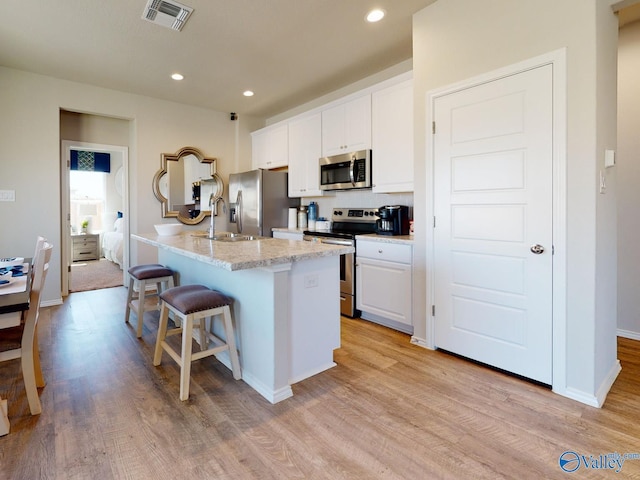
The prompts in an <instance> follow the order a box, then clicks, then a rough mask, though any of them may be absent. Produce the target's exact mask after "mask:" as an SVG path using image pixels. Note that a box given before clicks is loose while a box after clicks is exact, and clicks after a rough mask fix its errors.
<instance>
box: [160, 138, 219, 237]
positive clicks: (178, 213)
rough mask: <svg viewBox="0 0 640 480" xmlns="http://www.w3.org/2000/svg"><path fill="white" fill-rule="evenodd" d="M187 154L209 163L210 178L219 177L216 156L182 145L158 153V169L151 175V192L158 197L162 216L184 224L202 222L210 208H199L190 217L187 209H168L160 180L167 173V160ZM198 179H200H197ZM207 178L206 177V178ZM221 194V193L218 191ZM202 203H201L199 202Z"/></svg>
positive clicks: (167, 202)
mask: <svg viewBox="0 0 640 480" xmlns="http://www.w3.org/2000/svg"><path fill="white" fill-rule="evenodd" d="M188 155H193V156H195V157H196V158H197V159H198V161H199V162H200V163H208V164H210V172H209V173H210V175H211V180H212V181H215V180H216V178H219V177H218V175H217V174H216V160H217V159H216V158H213V157H205V156H204V154H203V153H202V152H201V151H200V150H198V149H197V148H195V147H183V148H181V149H180V150H178V151H177V152H176V153H163V154H161V155H160V170H158V171H157V172H156V174H155V175H154V176H153V183H152V186H153V194H154V195H155V197H156V198H157V199H158V201H159V202H160V204H161V208H162V218H177V219H178V221H180V222H182V223H184V224H185V225H197V224H199V223H200V222H202V221H203V220H204V219H205V218H206V217H207V216H210V215H211V210H202V208H201V210H200V213H199V214H198V215H197V216H196V217H193V218H191V216H190V215H189V212H188V211H187V209H186V208H185V209H183V210H184V211H183V210H170V208H169V199H168V198H167V197H165V196H164V195H163V194H162V191H161V188H160V185H161V182H162V177H164V176H165V175H167V172H168V169H167V162H179V161H180V160H181V159H182V158H183V157H186V156H188ZM197 180H200V179H197ZM207 180H208V179H207ZM214 183H215V184H216V185H219V183H218V182H214ZM218 188H219V187H218ZM223 188H224V187H223ZM220 194H221V193H220ZM201 205H202V204H201Z"/></svg>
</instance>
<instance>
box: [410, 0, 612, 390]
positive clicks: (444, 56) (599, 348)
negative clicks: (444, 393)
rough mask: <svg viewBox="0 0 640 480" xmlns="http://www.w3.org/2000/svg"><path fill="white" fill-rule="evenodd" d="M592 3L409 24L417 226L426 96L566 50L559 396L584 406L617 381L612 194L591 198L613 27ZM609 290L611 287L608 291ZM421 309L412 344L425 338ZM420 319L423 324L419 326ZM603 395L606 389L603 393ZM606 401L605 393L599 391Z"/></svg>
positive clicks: (472, 9)
mask: <svg viewBox="0 0 640 480" xmlns="http://www.w3.org/2000/svg"><path fill="white" fill-rule="evenodd" d="M609 3H610V2H603V1H599V0H563V1H562V2H558V1H556V0H537V1H535V2H514V1H512V0H491V1H489V0H439V1H438V2H436V3H434V4H433V5H431V6H429V7H427V8H425V9H424V10H422V11H421V12H418V13H417V14H416V15H415V16H414V23H413V31H414V39H413V51H414V57H413V72H414V85H415V90H414V94H415V95H414V101H415V112H416V113H415V152H416V162H415V184H416V192H415V195H414V202H415V205H414V216H415V218H416V219H420V218H425V215H426V206H427V202H428V201H429V200H428V199H429V196H430V183H429V182H430V178H429V176H430V172H428V171H426V168H425V161H426V156H425V152H426V149H427V148H429V144H428V142H429V141H430V136H429V135H427V133H426V132H427V128H426V105H425V98H426V94H427V92H428V91H430V90H433V89H436V88H441V87H444V86H446V85H449V84H452V83H456V82H460V81H462V80H465V79H467V78H471V77H473V76H476V75H480V74H482V73H485V72H489V71H492V70H495V69H498V68H502V67H505V66H508V65H511V64H514V63H517V62H520V61H523V60H526V59H529V58H532V57H535V56H538V55H541V54H545V53H548V52H551V51H554V50H557V49H561V48H565V47H566V51H567V76H568V88H567V95H568V125H567V130H568V138H567V148H568V158H567V166H568V167H567V168H568V172H567V175H568V178H567V193H568V201H567V235H568V239H567V241H568V245H569V248H568V252H566V253H567V276H568V279H567V285H566V298H567V312H566V314H567V325H566V335H567V346H566V352H563V353H564V354H566V358H567V360H566V378H563V379H557V378H556V379H554V388H555V387H556V385H562V384H565V386H566V389H563V390H564V392H561V393H564V394H567V393H569V392H573V393H572V394H571V395H573V396H576V397H581V396H582V397H584V398H587V399H591V398H593V397H595V396H596V395H597V394H601V393H602V388H601V387H602V385H603V384H606V382H607V378H608V377H607V376H608V375H610V374H611V372H614V371H616V370H615V367H616V365H617V362H616V354H615V328H612V324H613V323H612V322H614V319H615V316H616V312H615V282H616V274H615V261H616V260H615V250H616V249H615V222H613V227H614V228H611V227H612V225H611V221H610V220H609V219H610V218H612V217H613V218H615V201H611V200H610V199H611V198H612V197H613V198H614V199H615V184H614V182H612V184H611V185H610V190H609V193H608V194H607V195H609V196H599V194H598V193H597V186H598V172H599V170H600V168H601V165H602V163H601V162H602V153H603V149H604V148H605V146H606V148H612V146H615V141H616V138H615V101H616V100H615V99H616V97H615V68H614V66H613V65H612V62H611V60H610V59H611V58H615V56H616V52H615V41H616V36H617V21H616V18H615V16H614V15H613V13H612V11H611V9H610V8H609V7H608V4H609ZM427 224H428V222H427V221H426V219H425V221H424V222H420V221H418V222H417V223H416V234H415V238H416V247H417V248H416V249H415V250H416V255H415V259H416V262H417V265H416V266H415V277H414V283H415V284H416V285H417V286H418V288H419V289H423V290H422V291H426V278H427V277H426V272H425V264H426V262H425V252H426V249H427V245H426V229H425V227H426V225H427ZM611 285H614V286H613V287H611ZM425 307H426V305H424V304H419V303H418V304H416V305H415V308H416V309H418V308H419V310H416V311H417V312H419V313H418V316H417V317H418V319H419V321H417V322H416V329H415V333H414V335H415V336H417V337H420V336H423V338H424V337H426V335H427V333H428V332H427V329H426V320H427V312H426V308H425ZM420 316H421V317H422V318H420ZM605 390H606V389H605ZM605 393H606V391H605Z"/></svg>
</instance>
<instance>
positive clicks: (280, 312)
mask: <svg viewBox="0 0 640 480" xmlns="http://www.w3.org/2000/svg"><path fill="white" fill-rule="evenodd" d="M131 238H132V239H134V240H137V241H139V242H142V243H146V244H149V245H153V246H156V247H158V261H159V263H162V264H163V265H166V266H167V267H169V268H171V269H173V270H174V271H177V272H178V275H179V284H180V285H187V284H194V283H198V284H202V285H205V286H207V287H210V288H213V289H216V290H219V291H221V292H223V293H224V294H226V295H229V296H231V297H233V298H234V299H235V301H234V304H233V307H232V311H233V316H234V321H235V330H236V336H237V339H236V340H237V345H238V350H239V354H240V364H241V367H242V379H243V380H244V381H245V383H247V384H248V385H250V386H251V387H252V388H254V389H255V390H256V391H257V392H258V393H260V394H261V395H262V396H263V397H265V398H266V399H267V400H269V401H270V402H271V403H277V402H279V401H281V400H284V399H286V398H289V397H290V396H292V395H293V391H292V389H291V385H292V384H294V383H297V382H299V381H301V380H304V379H305V378H309V377H311V376H312V375H315V374H317V373H320V372H322V371H324V370H327V369H329V368H331V367H333V366H335V363H334V362H333V350H334V349H336V348H338V347H339V346H340V293H339V292H340V285H339V283H340V255H342V254H345V253H352V252H353V248H352V247H343V246H335V245H323V244H317V243H312V242H298V241H294V240H283V239H277V238H259V239H257V240H245V241H217V240H209V239H208V238H206V237H205V236H204V234H203V232H194V231H189V232H184V233H182V234H180V235H173V236H159V235H156V234H133V235H131ZM213 328H214V331H215V333H216V335H219V336H221V337H223V336H224V331H223V329H222V328H221V325H219V324H217V323H215V324H214V326H213ZM217 357H218V359H219V360H220V361H221V362H222V363H224V364H225V365H226V366H227V367H229V368H230V361H229V356H228V353H227V352H223V353H221V354H219V355H217Z"/></svg>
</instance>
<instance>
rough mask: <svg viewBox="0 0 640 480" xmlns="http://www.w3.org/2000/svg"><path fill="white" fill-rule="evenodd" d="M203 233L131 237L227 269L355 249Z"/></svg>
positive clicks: (145, 234)
mask: <svg viewBox="0 0 640 480" xmlns="http://www.w3.org/2000/svg"><path fill="white" fill-rule="evenodd" d="M204 233H206V232H199V231H193V230H190V231H188V232H183V233H181V234H179V235H167V236H160V235H157V234H156V233H141V234H131V238H132V239H134V240H138V241H140V242H142V243H146V244H148V245H153V246H155V247H158V248H162V249H165V250H168V251H171V252H174V253H177V254H179V255H184V256H185V257H189V258H192V259H194V260H199V261H202V262H205V263H208V264H211V265H214V266H216V267H219V268H223V269H225V270H229V271H234V270H247V269H251V268H260V267H267V266H269V265H281V264H285V263H291V262H300V261H304V260H309V259H313V258H319V257H328V256H334V255H343V254H346V253H353V252H354V248H353V247H344V246H338V245H325V244H322V243H316V242H298V241H296V240H285V239H280V238H269V237H265V238H261V239H259V240H248V241H241V242H221V241H216V240H209V239H207V238H203V237H198V236H195V235H194V234H196V235H197V234H204ZM218 233H219V234H220V233H223V232H218Z"/></svg>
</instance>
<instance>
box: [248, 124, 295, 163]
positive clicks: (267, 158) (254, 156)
mask: <svg viewBox="0 0 640 480" xmlns="http://www.w3.org/2000/svg"><path fill="white" fill-rule="evenodd" d="M251 148H252V153H251V163H252V165H253V168H266V169H270V168H278V167H286V166H287V164H288V163H289V142H288V128H287V124H286V123H285V124H283V125H278V126H276V127H267V128H263V129H262V130H258V131H256V132H253V133H252V134H251Z"/></svg>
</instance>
